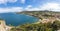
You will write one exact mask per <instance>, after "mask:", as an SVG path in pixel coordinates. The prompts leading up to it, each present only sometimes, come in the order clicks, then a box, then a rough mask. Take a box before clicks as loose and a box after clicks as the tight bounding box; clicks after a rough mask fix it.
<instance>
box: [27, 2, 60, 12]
mask: <svg viewBox="0 0 60 31" xmlns="http://www.w3.org/2000/svg"><path fill="white" fill-rule="evenodd" d="M40 10H49V11H60V4H59V3H45V4H43V5H40V6H39V7H38V8H32V6H29V7H27V11H40Z"/></svg>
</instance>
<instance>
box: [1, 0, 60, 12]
mask: <svg viewBox="0 0 60 31" xmlns="http://www.w3.org/2000/svg"><path fill="white" fill-rule="evenodd" d="M24 10H27V11H39V10H52V11H59V10H60V0H0V13H5V12H21V11H24Z"/></svg>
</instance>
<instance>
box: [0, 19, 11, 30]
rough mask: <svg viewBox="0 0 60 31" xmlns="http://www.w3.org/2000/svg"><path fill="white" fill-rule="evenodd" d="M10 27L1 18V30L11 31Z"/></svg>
mask: <svg viewBox="0 0 60 31" xmlns="http://www.w3.org/2000/svg"><path fill="white" fill-rule="evenodd" d="M9 30H10V27H9V26H7V25H6V23H5V21H4V20H0V31H9Z"/></svg>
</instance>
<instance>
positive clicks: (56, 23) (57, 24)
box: [11, 11, 60, 31]
mask: <svg viewBox="0 0 60 31" xmlns="http://www.w3.org/2000/svg"><path fill="white" fill-rule="evenodd" d="M17 14H26V15H30V16H34V17H37V18H39V19H41V20H42V21H43V22H44V21H45V20H43V19H47V21H50V22H47V23H42V22H40V23H34V24H24V25H19V26H17V27H14V28H12V29H11V31H57V30H60V12H52V11H24V12H19V13H17ZM57 18H58V20H57ZM52 21H53V22H52Z"/></svg>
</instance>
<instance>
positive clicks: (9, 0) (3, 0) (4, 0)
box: [0, 0, 17, 4]
mask: <svg viewBox="0 0 60 31" xmlns="http://www.w3.org/2000/svg"><path fill="white" fill-rule="evenodd" d="M16 1H17V0H0V4H5V3H7V2H9V3H14V2H16Z"/></svg>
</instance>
